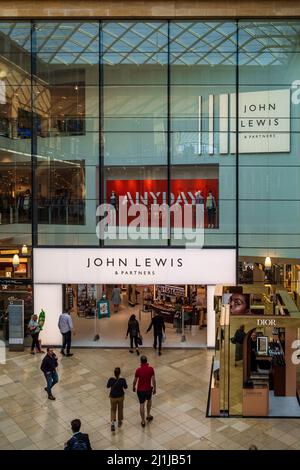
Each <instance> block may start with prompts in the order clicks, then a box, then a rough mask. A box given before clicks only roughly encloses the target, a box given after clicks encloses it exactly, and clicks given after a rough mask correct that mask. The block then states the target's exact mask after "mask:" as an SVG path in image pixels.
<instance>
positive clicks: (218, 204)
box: [170, 21, 237, 246]
mask: <svg viewBox="0 0 300 470" xmlns="http://www.w3.org/2000/svg"><path fill="white" fill-rule="evenodd" d="M236 52H237V43H236V23H235V22H224V23H223V22H221V21H219V22H218V21H210V22H204V21H195V22H190V21H182V22H171V25H170V53H171V73H170V75H171V163H172V167H171V188H172V189H173V188H174V192H175V193H176V191H177V192H178V191H179V194H180V195H181V198H182V202H181V204H182V209H186V210H188V206H190V205H191V206H192V212H193V214H194V215H195V217H196V214H197V213H198V214H200V213H201V214H202V215H201V217H202V219H203V220H202V222H203V223H202V232H203V230H204V232H205V233H202V238H201V237H200V238H201V240H202V244H203V245H204V246H222V245H223V246H225V245H227V246H235V239H236V233H235V230H236V226H235V225H236V222H235V211H236V208H235V198H236V196H235V191H236V182H235V179H236V158H235V153H236V147H235V134H234V120H235V103H236V95H235V93H236V65H237V54H236ZM230 124H231V126H230ZM175 197H176V196H175ZM199 211H200V212H199ZM192 224H193V228H195V225H194V224H196V219H193V222H192ZM200 226H201V224H200ZM175 235H176V234H175V232H174V233H173V236H174V240H172V243H173V244H179V241H178V240H176V237H175Z"/></svg>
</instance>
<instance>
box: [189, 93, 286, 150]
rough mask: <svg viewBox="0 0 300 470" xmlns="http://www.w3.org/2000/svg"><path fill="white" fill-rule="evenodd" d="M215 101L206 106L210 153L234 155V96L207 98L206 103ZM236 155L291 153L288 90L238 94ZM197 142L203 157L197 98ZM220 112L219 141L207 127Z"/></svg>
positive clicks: (200, 114)
mask: <svg viewBox="0 0 300 470" xmlns="http://www.w3.org/2000/svg"><path fill="white" fill-rule="evenodd" d="M212 98H215V101H216V103H217V102H218V104H219V107H218V106H211V105H210V104H209V105H208V118H207V119H208V129H209V141H210V145H209V153H210V154H213V153H218V151H219V153H220V154H229V153H236V138H237V135H236V125H237V117H236V112H237V103H236V94H235V93H231V94H230V95H229V94H228V93H222V94H220V95H219V97H218V98H219V100H217V96H216V97H214V95H209V103H211V100H212ZM238 101H239V103H238V113H239V119H238V126H239V129H238V131H239V134H238V139H239V149H238V150H239V153H240V154H244V153H249V154H251V153H259V154H264V153H278V152H290V151H291V144H290V119H291V104H290V103H291V97H290V89H289V88H287V89H283V90H264V91H250V92H241V93H239V94H238ZM198 106H199V124H198V130H199V139H198V140H199V142H198V153H199V154H201V153H202V146H203V144H202V137H201V133H202V124H201V119H202V108H203V104H202V99H201V96H200V97H199V102H198ZM217 109H219V116H218V119H219V126H218V138H214V137H216V136H214V133H215V131H214V129H213V127H211V126H210V124H209V123H210V122H211V120H212V119H213V118H214V117H215V112H216V111H217Z"/></svg>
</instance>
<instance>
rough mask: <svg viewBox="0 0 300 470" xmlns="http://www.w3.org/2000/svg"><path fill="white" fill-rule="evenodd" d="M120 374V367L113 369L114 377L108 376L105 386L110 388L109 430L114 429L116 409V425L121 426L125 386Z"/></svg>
mask: <svg viewBox="0 0 300 470" xmlns="http://www.w3.org/2000/svg"><path fill="white" fill-rule="evenodd" d="M120 376H121V369H120V367H116V368H115V370H114V377H110V378H109V379H108V382H107V388H110V394H109V398H110V417H111V430H112V431H115V430H116V419H117V410H118V427H119V428H120V427H121V426H122V422H123V408H124V395H125V392H124V390H125V389H126V388H127V383H126V380H125V379H124V378H123V377H120Z"/></svg>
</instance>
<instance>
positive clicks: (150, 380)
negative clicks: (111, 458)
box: [133, 356, 156, 428]
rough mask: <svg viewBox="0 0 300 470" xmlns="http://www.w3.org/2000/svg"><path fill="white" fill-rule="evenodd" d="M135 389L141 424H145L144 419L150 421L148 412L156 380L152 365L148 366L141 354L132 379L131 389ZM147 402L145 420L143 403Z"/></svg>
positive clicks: (150, 416)
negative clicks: (139, 362)
mask: <svg viewBox="0 0 300 470" xmlns="http://www.w3.org/2000/svg"><path fill="white" fill-rule="evenodd" d="M136 390H137V396H138V399H139V403H140V415H141V420H142V421H141V426H142V427H143V428H144V427H145V426H146V420H147V421H148V422H149V421H152V420H153V416H152V415H151V414H150V411H151V406H152V394H153V395H155V393H156V380H155V373H154V369H153V367H151V366H149V364H148V362H147V357H146V356H141V366H140V367H139V368H138V369H136V371H135V377H134V381H133V391H134V392H135V391H136ZM146 402H147V416H146V420H145V403H146Z"/></svg>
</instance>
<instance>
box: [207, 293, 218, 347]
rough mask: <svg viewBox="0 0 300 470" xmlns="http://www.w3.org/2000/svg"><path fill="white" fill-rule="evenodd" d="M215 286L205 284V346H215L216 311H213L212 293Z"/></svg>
mask: <svg viewBox="0 0 300 470" xmlns="http://www.w3.org/2000/svg"><path fill="white" fill-rule="evenodd" d="M215 287H216V286H207V299H206V307H207V316H206V319H207V347H208V348H214V347H215V339H216V313H215V311H214V295H215Z"/></svg>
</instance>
